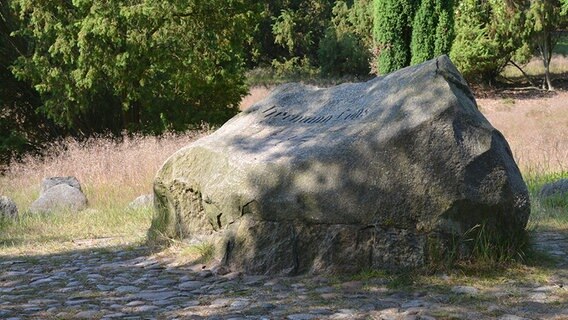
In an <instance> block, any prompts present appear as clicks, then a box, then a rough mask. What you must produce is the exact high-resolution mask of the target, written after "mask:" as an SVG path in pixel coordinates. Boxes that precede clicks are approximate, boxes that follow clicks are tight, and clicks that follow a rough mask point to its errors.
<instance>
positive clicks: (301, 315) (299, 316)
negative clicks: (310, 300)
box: [286, 313, 317, 320]
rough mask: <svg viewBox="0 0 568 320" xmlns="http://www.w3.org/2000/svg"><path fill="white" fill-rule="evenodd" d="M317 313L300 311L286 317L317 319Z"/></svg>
mask: <svg viewBox="0 0 568 320" xmlns="http://www.w3.org/2000/svg"><path fill="white" fill-rule="evenodd" d="M316 318H317V315H315V314H308V313H298V314H291V315H289V316H287V317H286V319H288V320H310V319H316Z"/></svg>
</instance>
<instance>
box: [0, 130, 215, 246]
mask: <svg viewBox="0 0 568 320" xmlns="http://www.w3.org/2000/svg"><path fill="white" fill-rule="evenodd" d="M207 132H208V129H203V130H200V131H192V132H188V133H186V134H180V135H175V134H168V135H165V136H161V137H147V136H125V137H124V138H123V139H122V140H121V141H117V140H115V139H112V138H107V137H99V138H96V139H90V140H88V141H84V142H80V141H77V140H73V139H69V140H66V141H62V142H59V143H54V144H53V145H52V146H51V147H50V148H49V149H48V150H47V152H46V156H45V157H43V158H38V157H28V158H25V159H23V160H22V161H21V162H19V163H14V164H12V165H11V166H10V168H9V169H8V170H7V172H6V173H5V175H3V176H0V194H1V195H5V196H8V197H10V198H12V199H13V200H14V201H15V202H16V204H17V205H18V208H19V211H20V218H19V219H18V220H16V221H12V222H10V221H3V222H0V252H4V253H7V252H14V251H16V252H20V253H21V252H22V251H23V252H30V251H34V252H36V253H37V252H38V247H39V249H40V250H39V251H40V252H41V251H44V250H41V248H46V247H53V246H55V247H62V246H63V247H65V246H66V244H65V243H66V242H69V241H72V240H74V239H83V238H104V237H118V238H123V239H124V238H128V239H133V238H140V239H142V238H143V237H144V236H145V233H146V231H147V229H148V228H149V226H150V222H151V218H152V209H151V208H142V209H138V210H132V209H128V208H127V205H128V203H129V202H131V201H132V200H134V199H135V198H136V197H137V196H139V195H142V194H148V193H151V192H152V183H153V180H154V176H155V174H156V172H157V170H158V169H159V167H160V166H161V165H162V163H163V162H164V161H165V160H166V159H167V158H168V157H169V156H170V155H171V154H173V153H174V152H175V151H177V150H179V149H180V148H181V147H183V146H185V145H187V144H188V143H189V142H191V141H193V140H195V139H196V138H198V137H200V136H202V135H204V134H206V133H207ZM53 176H75V177H77V178H78V179H79V181H80V182H81V185H82V188H83V191H84V192H85V195H86V196H87V199H88V202H89V209H87V210H85V211H83V212H80V213H70V212H56V213H52V214H47V215H45V214H44V215H31V214H28V213H27V212H26V211H27V209H28V208H29V206H30V204H31V203H32V202H33V201H34V200H35V199H37V197H38V195H39V189H40V183H41V181H42V180H43V179H44V178H46V177H53ZM39 244H41V245H39ZM55 244H58V245H55Z"/></svg>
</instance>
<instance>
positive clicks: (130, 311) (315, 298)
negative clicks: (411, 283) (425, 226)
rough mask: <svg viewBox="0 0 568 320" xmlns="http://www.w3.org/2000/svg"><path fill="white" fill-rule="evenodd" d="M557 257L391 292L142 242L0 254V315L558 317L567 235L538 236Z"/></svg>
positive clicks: (567, 261)
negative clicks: (492, 275)
mask: <svg viewBox="0 0 568 320" xmlns="http://www.w3.org/2000/svg"><path fill="white" fill-rule="evenodd" d="M537 242H538V247H539V248H541V249H542V250H546V251H547V252H549V253H550V255H553V256H556V257H558V259H557V262H558V263H557V265H556V266H555V267H553V268H552V270H550V272H552V274H553V276H552V277H547V279H543V280H542V281H534V282H531V281H522V280H509V281H507V280H502V279H501V280H495V283H492V284H490V285H487V284H484V285H483V286H476V284H473V285H472V284H470V285H465V284H464V285H456V283H455V282H452V283H451V284H450V283H449V282H448V285H443V283H444V277H445V276H443V275H442V276H439V277H440V283H442V284H441V285H440V284H436V285H434V284H429V285H425V286H424V287H419V286H418V288H417V287H416V286H415V287H414V288H415V289H414V290H408V289H396V288H394V289H393V286H392V285H389V282H390V281H392V279H388V278H387V277H386V276H385V278H374V279H369V280H360V281H356V280H353V278H351V279H341V278H338V277H329V278H326V277H314V276H301V277H263V276H244V275H241V274H238V273H230V274H226V275H215V274H213V273H212V272H211V271H210V270H207V268H204V269H203V270H195V269H192V268H190V267H184V266H175V265H173V264H172V263H171V261H168V260H167V259H163V258H156V256H155V255H151V254H150V253H149V250H148V248H145V247H139V248H134V249H133V248H120V247H118V248H117V247H108V248H100V247H98V248H95V247H93V248H85V249H80V250H76V251H73V252H69V253H64V254H56V255H47V256H40V257H35V258H25V259H23V258H18V257H7V256H1V255H0V319H290V320H302V319H508V320H513V319H568V292H567V290H566V286H568V254H567V253H568V234H560V233H540V234H538V236H537Z"/></svg>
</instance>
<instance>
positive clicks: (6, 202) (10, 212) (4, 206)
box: [0, 196, 18, 220]
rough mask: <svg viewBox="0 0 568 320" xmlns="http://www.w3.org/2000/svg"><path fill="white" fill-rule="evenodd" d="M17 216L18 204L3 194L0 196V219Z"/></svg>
mask: <svg viewBox="0 0 568 320" xmlns="http://www.w3.org/2000/svg"><path fill="white" fill-rule="evenodd" d="M17 217H18V206H16V203H15V202H14V201H13V200H12V199H10V198H8V197H4V196H0V220H2V219H16V218H17Z"/></svg>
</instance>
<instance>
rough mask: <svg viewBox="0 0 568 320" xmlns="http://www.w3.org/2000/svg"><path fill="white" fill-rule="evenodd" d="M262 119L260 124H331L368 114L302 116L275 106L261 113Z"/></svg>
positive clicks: (352, 111) (347, 112) (348, 112)
mask: <svg viewBox="0 0 568 320" xmlns="http://www.w3.org/2000/svg"><path fill="white" fill-rule="evenodd" d="M262 113H263V114H264V119H263V120H262V121H261V123H266V124H275V123H282V122H284V123H301V124H310V125H312V124H331V123H336V122H344V121H352V120H357V119H361V118H363V117H365V116H366V115H367V114H368V113H369V109H366V108H359V109H349V108H348V109H346V110H343V111H341V112H338V113H335V114H330V113H325V114H315V115H304V114H297V113H292V112H287V111H282V110H281V108H279V107H277V106H272V107H270V108H268V109H266V110H264V111H263V112H262Z"/></svg>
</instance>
